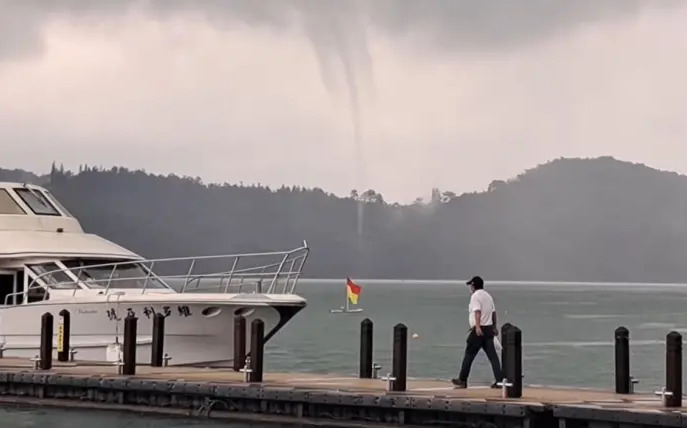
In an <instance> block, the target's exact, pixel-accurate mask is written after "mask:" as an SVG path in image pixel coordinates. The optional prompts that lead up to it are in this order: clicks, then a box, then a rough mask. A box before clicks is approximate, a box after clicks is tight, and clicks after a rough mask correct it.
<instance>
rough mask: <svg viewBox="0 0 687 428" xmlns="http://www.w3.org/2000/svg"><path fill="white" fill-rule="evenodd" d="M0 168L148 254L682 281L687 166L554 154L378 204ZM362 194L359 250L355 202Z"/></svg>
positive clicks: (493, 275) (322, 271)
mask: <svg viewBox="0 0 687 428" xmlns="http://www.w3.org/2000/svg"><path fill="white" fill-rule="evenodd" d="M0 180H5V181H7V180H13V181H14V180H16V181H29V182H36V183H44V184H46V185H47V186H48V187H49V188H50V189H51V190H52V191H53V192H54V193H55V195H56V196H57V197H58V198H59V199H60V200H61V201H62V202H63V204H64V205H66V206H67V208H68V209H69V210H71V211H72V212H73V213H74V214H75V215H76V216H77V217H79V219H80V220H81V223H82V225H83V226H84V228H86V229H87V230H88V231H91V232H94V233H97V234H100V235H103V236H105V237H107V238H109V239H112V240H113V241H115V242H118V243H120V244H122V245H124V246H126V247H129V248H131V249H132V250H134V251H136V252H138V253H141V254H143V255H145V256H148V257H173V256H186V255H193V254H211V253H230V252H243V251H259V250H271V249H276V248H279V249H286V248H291V247H295V246H297V245H299V244H300V242H301V241H302V240H303V239H306V240H308V243H309V244H310V246H311V247H312V252H311V258H310V259H309V262H308V265H307V266H306V273H307V275H308V276H310V277H332V278H343V277H345V276H346V275H351V276H354V277H367V278H466V277H468V276H471V275H474V274H480V275H483V276H484V277H485V278H486V279H487V280H489V279H491V280H496V279H499V280H569V281H655V282H683V281H687V177H685V176H682V175H678V174H676V173H670V172H661V171H658V170H655V169H651V168H648V167H646V166H643V165H638V164H632V163H628V162H621V161H617V160H615V159H613V158H609V157H604V158H598V159H558V160H555V161H552V162H549V163H547V164H544V165H540V166H538V167H536V168H533V169H531V170H528V171H526V172H524V173H523V174H521V175H519V176H518V177H515V178H513V179H511V180H508V181H495V182H493V183H492V184H491V186H490V187H489V190H488V191H486V192H481V193H468V194H463V195H459V196H458V195H455V194H453V193H451V192H443V193H442V192H439V191H438V190H437V191H435V192H434V195H433V198H432V200H431V201H429V202H427V203H420V202H417V203H415V204H411V205H405V206H403V205H398V204H388V203H386V202H385V201H384V199H383V197H382V195H380V194H378V193H376V192H374V191H372V190H370V191H367V192H364V193H362V194H361V195H357V193H356V192H352V195H351V196H350V197H347V198H341V197H337V196H334V195H332V194H328V193H326V192H324V191H323V190H321V189H302V188H294V187H282V188H280V189H269V188H267V187H262V186H237V185H228V184H224V185H215V184H210V185H204V184H203V183H201V181H200V180H199V179H194V178H188V177H186V178H183V177H177V176H174V175H170V176H166V177H165V176H155V175H151V174H147V173H145V172H142V171H129V170H127V169H124V168H113V169H110V170H99V169H96V168H92V167H82V168H81V169H80V171H79V172H75V173H72V172H69V171H61V170H60V169H58V168H53V171H52V172H51V173H50V174H47V175H45V176H39V175H36V174H33V173H29V172H25V171H20V170H14V171H8V170H0ZM357 198H361V199H363V200H365V201H366V202H365V209H364V222H363V231H364V239H363V245H362V250H361V251H358V241H357V227H356V206H357V205H356V204H357V201H356V199H357Z"/></svg>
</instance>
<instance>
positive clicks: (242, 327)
mask: <svg viewBox="0 0 687 428" xmlns="http://www.w3.org/2000/svg"><path fill="white" fill-rule="evenodd" d="M245 364H246V318H245V317H244V316H243V315H237V316H236V317H234V371H235V372H238V371H239V370H241V369H242V368H243V366H244V365H245Z"/></svg>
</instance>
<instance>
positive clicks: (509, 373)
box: [503, 326, 522, 398]
mask: <svg viewBox="0 0 687 428" xmlns="http://www.w3.org/2000/svg"><path fill="white" fill-rule="evenodd" d="M507 331H508V333H507V334H506V343H505V344H504V345H503V346H504V348H505V347H507V348H508V350H507V351H506V358H507V361H506V364H505V368H506V371H505V376H506V379H507V380H508V383H510V384H512V386H508V387H506V397H507V398H520V397H522V331H521V330H520V329H519V328H518V327H517V326H511V327H510V328H508V329H507Z"/></svg>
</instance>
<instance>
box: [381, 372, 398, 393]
mask: <svg viewBox="0 0 687 428" xmlns="http://www.w3.org/2000/svg"><path fill="white" fill-rule="evenodd" d="M381 379H382V380H383V381H386V390H387V391H396V389H394V388H395V386H394V385H395V384H396V378H395V377H394V376H392V375H391V373H387V374H386V376H382V377H381Z"/></svg>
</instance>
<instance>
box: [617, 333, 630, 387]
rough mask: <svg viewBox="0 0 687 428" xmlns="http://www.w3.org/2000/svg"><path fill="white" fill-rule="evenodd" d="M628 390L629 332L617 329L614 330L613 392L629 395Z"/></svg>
mask: <svg viewBox="0 0 687 428" xmlns="http://www.w3.org/2000/svg"><path fill="white" fill-rule="evenodd" d="M630 388H631V383H630V332H629V331H628V330H627V329H626V328H625V327H618V328H616V329H615V392H616V393H617V394H629V393H630Z"/></svg>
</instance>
